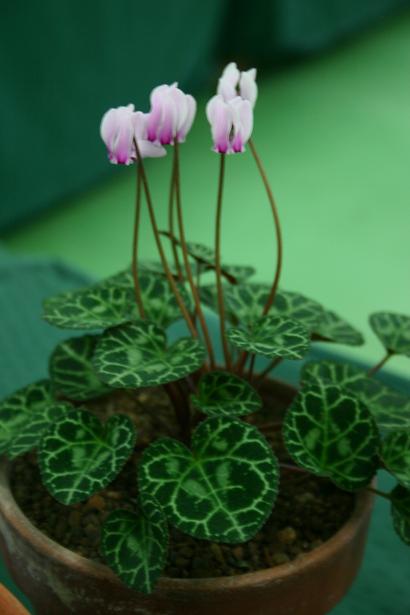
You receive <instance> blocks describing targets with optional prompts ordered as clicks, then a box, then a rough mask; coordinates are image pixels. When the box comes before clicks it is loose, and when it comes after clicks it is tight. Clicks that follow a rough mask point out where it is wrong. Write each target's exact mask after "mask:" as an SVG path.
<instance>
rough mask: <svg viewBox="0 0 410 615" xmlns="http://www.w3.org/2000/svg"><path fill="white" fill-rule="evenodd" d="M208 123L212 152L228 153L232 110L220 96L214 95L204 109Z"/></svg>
mask: <svg viewBox="0 0 410 615" xmlns="http://www.w3.org/2000/svg"><path fill="white" fill-rule="evenodd" d="M206 114H207V117H208V121H209V123H210V124H211V131H212V138H213V142H214V150H215V151H216V152H219V153H221V154H226V153H228V152H229V149H230V143H229V136H230V133H231V129H232V121H233V118H232V110H231V107H230V105H229V104H228V103H226V102H225V101H224V99H223V98H222V96H221V95H218V94H217V95H216V96H214V97H213V98H211V100H210V101H209V102H208V104H207V107H206Z"/></svg>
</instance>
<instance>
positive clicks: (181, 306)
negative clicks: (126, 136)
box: [134, 139, 198, 338]
mask: <svg viewBox="0 0 410 615" xmlns="http://www.w3.org/2000/svg"><path fill="white" fill-rule="evenodd" d="M134 144H135V151H136V154H137V163H138V165H139V168H140V173H141V179H142V183H143V186H144V191H145V196H146V199H147V205H148V212H149V217H150V220H151V225H152V229H153V232H154V238H155V242H156V244H157V248H158V252H159V256H160V258H161V262H162V266H163V268H164V271H165V275H166V277H167V280H168V284H169V285H170V287H171V290H172V292H173V293H174V295H175V299H176V301H177V303H178V307H179V309H180V310H181V313H182V315H183V317H184V318H185V321H186V323H187V325H188V328H189V330H190V332H191V334H192V335H193V337H195V338H197V337H198V331H197V330H196V328H195V326H194V324H193V322H192V319H191V316H190V315H189V312H188V310H187V308H186V306H185V303H184V302H183V300H182V297H181V294H180V292H179V290H178V287H177V285H176V283H175V280H174V278H173V275H172V273H171V271H170V268H169V265H168V262H167V259H166V256H165V252H164V248H163V247H162V243H161V237H160V234H159V230H158V225H157V220H156V217H155V211H154V207H153V204H152V199H151V193H150V191H149V187H148V181H147V176H146V174H145V169H144V165H143V163H142V158H141V156H140V152H139V148H138V143H137V140H136V139H135V140H134Z"/></svg>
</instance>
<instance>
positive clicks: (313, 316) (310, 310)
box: [269, 290, 324, 332]
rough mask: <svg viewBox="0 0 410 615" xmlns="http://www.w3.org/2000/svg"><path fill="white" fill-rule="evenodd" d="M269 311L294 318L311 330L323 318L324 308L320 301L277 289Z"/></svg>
mask: <svg viewBox="0 0 410 615" xmlns="http://www.w3.org/2000/svg"><path fill="white" fill-rule="evenodd" d="M269 313H270V314H275V313H276V314H278V315H279V316H283V317H286V318H291V319H292V320H296V321H297V322H298V323H300V324H302V325H303V326H304V327H306V328H307V329H308V330H309V332H313V331H314V330H315V329H316V328H317V326H318V323H320V321H321V319H322V318H323V313H324V309H323V307H322V306H321V305H320V303H318V302H317V301H314V300H313V299H309V298H308V297H305V295H301V294H300V293H294V292H290V291H285V290H279V291H278V292H277V293H276V296H275V301H274V304H273V306H272V308H271V311H270V312H269Z"/></svg>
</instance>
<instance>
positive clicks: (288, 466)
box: [279, 461, 309, 474]
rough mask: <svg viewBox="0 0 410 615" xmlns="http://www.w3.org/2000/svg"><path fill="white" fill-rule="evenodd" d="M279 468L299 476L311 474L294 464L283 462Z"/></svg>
mask: <svg viewBox="0 0 410 615" xmlns="http://www.w3.org/2000/svg"><path fill="white" fill-rule="evenodd" d="M279 467H280V468H283V469H284V470H289V471H290V472H296V473H298V474H309V472H308V470H305V469H304V468H301V467H299V466H295V465H293V463H284V462H282V461H280V462H279Z"/></svg>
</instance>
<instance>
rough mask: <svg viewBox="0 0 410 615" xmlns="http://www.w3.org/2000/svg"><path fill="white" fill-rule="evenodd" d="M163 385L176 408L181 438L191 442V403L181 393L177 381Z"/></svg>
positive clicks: (187, 442) (186, 442)
mask: <svg viewBox="0 0 410 615" xmlns="http://www.w3.org/2000/svg"><path fill="white" fill-rule="evenodd" d="M163 386H164V389H165V391H166V392H167V394H168V397H169V399H170V401H171V404H172V406H173V408H174V412H175V418H176V420H177V423H178V425H179V431H180V436H181V440H182V441H183V442H184V443H185V444H189V440H190V438H191V412H190V408H189V403H188V401H187V400H186V398H185V397H184V396H183V395H182V394H181V391H180V389H179V388H178V384H177V383H176V382H169V383H168V384H164V385H163Z"/></svg>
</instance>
